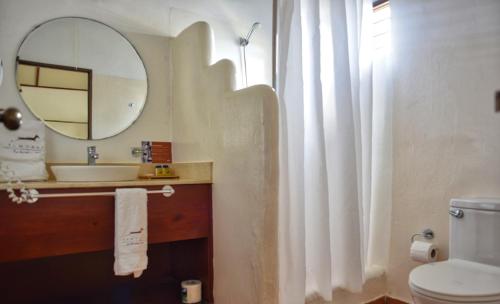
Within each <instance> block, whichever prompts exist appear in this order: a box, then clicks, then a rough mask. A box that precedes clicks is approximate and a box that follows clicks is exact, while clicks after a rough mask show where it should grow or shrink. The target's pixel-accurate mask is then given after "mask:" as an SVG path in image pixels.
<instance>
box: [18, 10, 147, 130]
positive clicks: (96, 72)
mask: <svg viewBox="0 0 500 304" xmlns="http://www.w3.org/2000/svg"><path fill="white" fill-rule="evenodd" d="M17 85H18V89H19V92H20V95H21V97H22V99H23V100H24V102H25V103H26V105H27V106H28V108H29V109H30V110H31V111H32V112H33V114H34V115H35V116H37V117H38V118H39V119H41V120H43V121H44V122H45V124H46V125H47V126H48V127H49V128H51V129H53V130H55V131H57V132H59V133H61V134H63V135H66V136H69V137H72V138H78V139H103V138H107V137H110V136H113V135H116V134H119V133H120V132H122V131H124V130H125V129H127V128H128V127H129V126H130V125H131V124H132V123H133V122H134V121H135V120H136V119H137V118H138V117H139V116H140V114H141V112H142V109H143V108H144V104H145V102H146V95H147V88H148V84H147V76H146V70H145V67H144V64H143V62H142V60H141V58H140V57H139V55H138V53H137V51H136V50H135V49H134V47H133V46H132V45H131V43H130V42H129V41H128V40H127V39H125V37H123V36H122V35H121V34H120V33H119V32H117V31H116V30H114V29H112V28H111V27H109V26H107V25H104V24H102V23H100V22H97V21H93V20H89V19H84V18H73V17H71V18H58V19H54V20H51V21H48V22H46V23H44V24H42V25H40V26H38V27H37V28H35V29H34V30H33V31H32V32H31V33H29V34H28V36H27V37H26V38H25V39H24V41H23V43H22V45H21V47H20V48H19V51H18V58H17Z"/></svg>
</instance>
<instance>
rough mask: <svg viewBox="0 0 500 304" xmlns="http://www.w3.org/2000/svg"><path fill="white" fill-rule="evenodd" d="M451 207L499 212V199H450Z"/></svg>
mask: <svg viewBox="0 0 500 304" xmlns="http://www.w3.org/2000/svg"><path fill="white" fill-rule="evenodd" d="M450 206H451V207H457V208H467V209H477V210H491V211H500V198H452V199H451V200H450Z"/></svg>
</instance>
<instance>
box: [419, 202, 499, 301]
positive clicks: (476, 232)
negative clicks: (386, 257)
mask: <svg viewBox="0 0 500 304" xmlns="http://www.w3.org/2000/svg"><path fill="white" fill-rule="evenodd" d="M409 284H410V289H411V292H412V296H413V300H414V301H415V304H445V303H462V304H463V303H475V304H479V303H487V304H500V199H452V200H451V202H450V258H449V260H447V261H444V262H437V263H430V264H425V265H421V266H418V267H416V268H415V269H413V270H412V271H411V273H410V278H409Z"/></svg>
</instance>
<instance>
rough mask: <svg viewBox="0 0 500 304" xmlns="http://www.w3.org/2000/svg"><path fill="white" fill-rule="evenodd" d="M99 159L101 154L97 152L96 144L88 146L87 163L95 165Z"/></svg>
mask: <svg viewBox="0 0 500 304" xmlns="http://www.w3.org/2000/svg"><path fill="white" fill-rule="evenodd" d="M97 159H99V154H98V153H97V148H96V146H90V147H87V164H88V165H89V166H95V161H96V160H97Z"/></svg>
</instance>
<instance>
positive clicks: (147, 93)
mask: <svg viewBox="0 0 500 304" xmlns="http://www.w3.org/2000/svg"><path fill="white" fill-rule="evenodd" d="M68 18H74V19H82V20H86V21H92V22H96V23H99V24H101V25H103V26H105V27H107V28H109V29H111V30H112V31H114V32H115V33H117V34H118V35H120V36H121V37H122V38H123V39H125V40H126V41H127V42H128V43H129V44H130V46H131V47H132V49H133V50H134V51H135V53H136V54H137V57H138V58H139V60H140V61H141V63H142V66H143V67H144V72H145V74H146V95H145V96H144V104H143V105H142V108H141V110H140V111H139V114H138V115H137V117H136V118H135V119H134V121H133V122H132V123H131V124H129V125H128V126H126V127H125V128H123V130H121V131H120V132H118V133H116V134H113V135H110V136H108V137H103V138H90V139H89V138H86V139H84V138H75V137H71V136H69V135H66V134H63V133H61V132H59V131H57V130H55V129H54V128H51V127H49V126H48V125H47V124H45V123H44V126H45V127H46V128H48V129H50V130H52V131H54V132H55V133H57V134H58V135H61V136H64V137H67V138H70V139H74V140H81V141H95V140H104V139H108V138H112V137H115V136H118V135H120V134H122V133H124V132H125V131H127V130H128V129H129V128H130V127H132V126H133V125H134V124H136V123H137V121H138V120H139V118H140V117H141V116H142V114H144V109H145V108H146V105H147V103H148V98H149V89H150V84H149V73H148V69H147V67H146V64H145V62H144V59H143V58H142V56H141V54H140V53H139V51H138V50H137V48H136V47H135V45H134V44H133V43H132V42H131V41H130V40H129V39H128V38H127V37H126V36H125V34H123V33H122V32H120V31H119V30H117V29H115V28H114V27H112V26H110V25H108V24H106V23H104V22H102V21H99V20H96V19H92V18H88V17H80V16H63V17H56V18H52V19H49V20H47V21H44V22H42V23H40V24H37V25H35V26H34V27H33V28H31V29H30V30H29V32H28V33H27V34H26V35H24V38H23V39H22V40H21V42H20V43H19V46H18V47H17V51H16V57H15V62H14V67H15V69H14V80H15V81H14V83H16V91H17V94H18V96H19V98H20V99H21V101H22V102H23V104H24V105H25V106H26V108H27V109H28V110H29V111H30V113H31V114H32V115H33V116H34V117H35V118H36V119H38V120H40V121H42V119H40V118H39V117H38V115H36V114H35V113H34V112H33V111H32V110H31V108H30V107H29V106H28V104H27V103H26V101H24V99H23V97H22V96H21V93H20V92H19V90H18V88H17V76H18V75H17V71H18V64H19V52H20V51H21V47H22V46H23V44H24V42H25V41H26V39H28V37H29V36H30V35H31V34H32V33H33V32H34V31H35V30H37V29H38V28H39V27H41V26H43V25H45V24H47V23H49V22H52V21H56V20H59V19H68Z"/></svg>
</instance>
